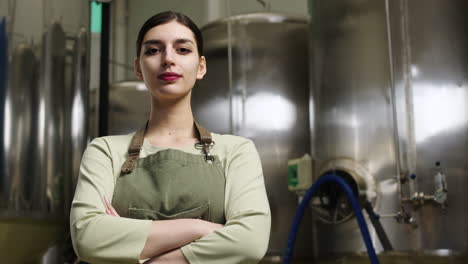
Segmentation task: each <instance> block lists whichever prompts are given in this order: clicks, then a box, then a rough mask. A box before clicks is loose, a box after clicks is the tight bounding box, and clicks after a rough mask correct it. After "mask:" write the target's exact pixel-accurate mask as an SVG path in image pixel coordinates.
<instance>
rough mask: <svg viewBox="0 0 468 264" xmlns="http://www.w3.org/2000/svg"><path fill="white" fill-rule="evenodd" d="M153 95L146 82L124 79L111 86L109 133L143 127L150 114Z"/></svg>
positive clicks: (122, 132)
mask: <svg viewBox="0 0 468 264" xmlns="http://www.w3.org/2000/svg"><path fill="white" fill-rule="evenodd" d="M150 99H151V96H150V95H149V93H148V89H147V88H146V85H145V83H144V82H140V81H124V82H117V83H113V84H112V85H111V86H110V88H109V127H108V129H109V135H122V134H128V133H131V132H135V131H136V130H137V129H139V128H141V127H142V126H143V125H144V124H145V123H146V121H148V118H149V116H150V111H151V100H150Z"/></svg>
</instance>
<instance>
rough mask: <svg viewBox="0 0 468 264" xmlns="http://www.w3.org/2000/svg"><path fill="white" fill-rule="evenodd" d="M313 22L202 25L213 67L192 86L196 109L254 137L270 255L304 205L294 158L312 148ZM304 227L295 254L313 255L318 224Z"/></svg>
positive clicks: (280, 19) (272, 18) (252, 17)
mask: <svg viewBox="0 0 468 264" xmlns="http://www.w3.org/2000/svg"><path fill="white" fill-rule="evenodd" d="M307 23H308V21H307V19H306V18H304V17H292V16H284V15H279V14H269V13H256V14H246V15H238V16H233V17H229V18H226V19H223V20H220V21H216V22H213V23H210V24H208V25H206V26H204V27H203V28H202V33H203V38H204V41H205V48H204V55H205V57H206V60H207V68H208V71H207V74H206V76H205V77H204V79H203V80H202V81H200V83H199V84H198V85H197V86H196V87H195V88H194V90H193V100H192V101H193V103H192V106H193V109H194V115H195V117H196V118H197V119H198V121H199V122H200V123H202V124H203V125H204V126H206V127H207V128H208V129H209V130H211V131H214V132H216V133H227V134H234V135H239V136H244V137H247V138H250V139H252V140H253V141H254V143H255V145H256V147H257V149H258V151H259V154H260V157H261V160H262V165H263V172H264V177H265V184H266V189H267V194H268V198H269V202H270V207H271V212H272V228H271V238H270V244H269V249H268V253H267V254H268V255H270V256H278V255H282V254H283V251H284V249H285V245H286V240H287V234H288V231H289V227H290V224H291V222H292V219H293V217H294V213H295V208H296V205H297V198H296V197H295V195H294V194H292V193H290V192H289V191H288V187H287V161H288V159H291V158H296V157H300V156H302V155H303V154H304V153H307V152H309V147H310V143H309V142H310V139H309V124H308V120H309V116H308V113H309V106H308V95H309V91H308V59H307V58H308V49H307V30H308V26H307V25H308V24H307ZM307 220H309V221H311V219H310V215H307ZM307 220H305V221H307ZM301 231H302V233H301V235H300V237H299V242H298V247H297V251H296V253H297V255H298V256H311V250H310V247H311V242H312V235H313V234H312V229H311V227H310V225H309V226H303V228H302V229H301ZM272 258H273V259H274V257H272Z"/></svg>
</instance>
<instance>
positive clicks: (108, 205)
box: [104, 196, 120, 217]
mask: <svg viewBox="0 0 468 264" xmlns="http://www.w3.org/2000/svg"><path fill="white" fill-rule="evenodd" d="M104 202H105V203H106V214H107V215H112V216H117V217H120V215H119V214H118V213H117V211H116V210H115V209H114V207H113V206H112V204H111V203H110V202H109V199H107V196H104Z"/></svg>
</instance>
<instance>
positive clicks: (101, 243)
mask: <svg viewBox="0 0 468 264" xmlns="http://www.w3.org/2000/svg"><path fill="white" fill-rule="evenodd" d="M114 186H115V181H114V172H113V166H112V156H111V153H110V150H109V146H108V144H107V142H106V141H105V140H103V139H102V138H97V139H95V140H93V141H92V142H91V143H90V145H89V146H88V148H87V149H86V151H85V153H84V154H83V158H82V161H81V166H80V175H79V178H78V183H77V187H76V191H75V196H74V198H73V202H72V206H71V212H70V232H71V236H72V241H73V246H74V248H75V251H76V253H77V254H78V256H79V257H80V259H81V260H84V261H87V262H90V263H95V264H97V263H99V264H104V263H105V264H107V263H126V264H129V263H139V257H140V253H141V250H142V249H143V247H144V245H145V243H146V238H147V235H148V232H149V229H150V227H151V221H150V220H137V219H129V218H123V217H114V216H109V215H106V214H105V203H104V196H107V197H108V198H109V200H111V198H112V194H113V192H114Z"/></svg>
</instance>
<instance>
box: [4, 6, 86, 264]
mask: <svg viewBox="0 0 468 264" xmlns="http://www.w3.org/2000/svg"><path fill="white" fill-rule="evenodd" d="M9 2H12V3H13V2H14V3H15V8H7V9H8V14H7V20H8V32H7V33H8V39H9V44H10V46H9V50H8V52H9V54H8V57H9V61H8V67H6V68H7V69H9V70H8V72H7V73H6V74H7V75H8V78H7V83H6V89H5V90H6V94H7V96H6V99H3V98H2V100H4V102H1V103H0V105H2V106H3V105H4V104H5V115H4V116H2V118H1V122H0V126H1V129H2V131H3V136H2V140H1V151H2V156H1V159H2V160H1V162H0V172H1V173H0V234H1V235H0V259H1V262H2V263H43V264H56V263H60V259H61V258H62V254H63V252H62V251H59V250H57V249H59V248H62V244H63V241H64V239H65V237H66V234H67V232H68V208H69V205H70V202H71V196H72V192H73V181H74V179H75V178H76V177H77V175H78V171H77V165H78V164H79V160H80V159H81V155H82V151H83V149H84V147H85V146H86V143H87V140H88V139H87V133H86V132H87V131H86V126H87V121H88V118H89V117H88V108H89V106H88V102H87V100H88V97H89V96H88V87H89V86H88V74H89V64H88V57H89V55H88V36H87V34H88V33H87V32H86V30H85V28H86V27H87V23H88V22H87V18H88V12H89V10H88V5H89V4H88V3H85V4H81V3H80V4H73V3H67V4H66V5H64V6H62V4H61V3H59V2H56V3H52V2H50V1H42V2H40V3H39V2H38V3H34V4H32V3H29V2H27V1H20V0H17V1H9ZM26 2H27V3H26ZM52 4H53V6H54V8H52ZM8 5H10V3H9V4H8ZM26 5H27V8H26ZM70 6H72V7H73V8H72V9H69V8H70ZM64 7H66V8H67V10H66V11H65V10H64V9H65V8H64ZM51 10H52V12H49V11H51ZM72 12H73V13H72ZM46 13H48V14H49V16H46V15H45V14H46ZM43 15H44V16H43ZM75 15H76V16H75ZM56 16H60V17H61V19H60V22H53V21H55V19H54V17H56ZM24 18H27V20H28V22H27V23H26V22H24ZM62 18H63V19H62ZM72 18H76V19H77V20H80V21H82V22H83V24H81V22H78V21H72V20H73V19H72ZM15 19H16V20H15ZM15 22H16V23H15ZM80 27H82V29H81V30H78V29H80ZM36 29H37V30H36ZM2 51H4V50H2ZM0 71H2V74H5V71H6V70H5V67H3V65H2V67H0ZM2 88H3V86H2ZM2 113H3V111H2ZM49 247H52V248H55V249H56V250H55V251H54V250H47V249H48V248H49ZM47 251H48V252H49V253H48V254H47V255H46V256H44V257H43V255H44V253H46V252H47ZM61 263H63V261H62V262H61Z"/></svg>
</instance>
